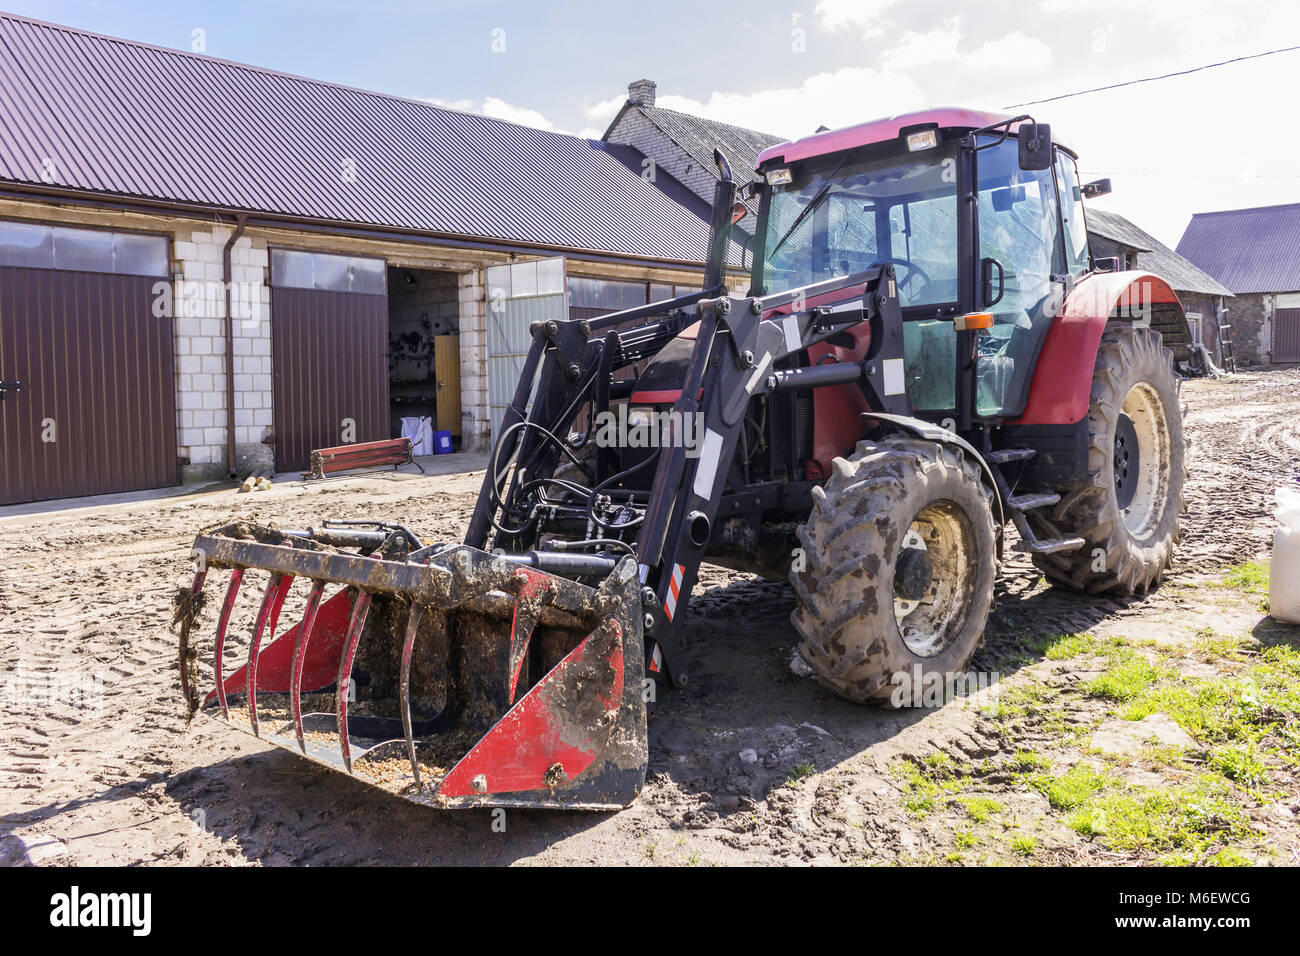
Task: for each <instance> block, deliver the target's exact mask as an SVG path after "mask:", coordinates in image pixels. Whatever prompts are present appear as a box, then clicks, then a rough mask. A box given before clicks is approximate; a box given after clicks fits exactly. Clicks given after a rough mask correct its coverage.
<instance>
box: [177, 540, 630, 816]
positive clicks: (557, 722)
mask: <svg viewBox="0 0 1300 956" xmlns="http://www.w3.org/2000/svg"><path fill="white" fill-rule="evenodd" d="M294 534H297V533H294ZM325 537H328V536H325ZM399 537H400V536H397V535H394V536H393V537H392V538H390V539H388V540H386V541H385V542H384V544H383V545H382V546H381V547H379V548H376V549H373V550H372V549H371V548H370V547H368V546H367V547H365V548H363V549H362V552H363V553H348V552H347V550H345V549H340V548H335V547H331V546H329V545H323V544H321V543H320V542H319V541H317V540H312V539H309V538H305V537H295V536H294V535H293V534H282V533H280V532H277V531H275V530H274V529H250V528H249V527H248V526H246V525H244V526H239V527H238V528H235V527H234V526H232V527H228V528H223V529H220V530H218V531H215V532H210V533H206V534H201V535H199V537H198V538H197V539H196V540H195V542H194V553H195V557H196V559H197V561H198V566H199V570H198V571H197V572H196V574H195V578H194V582H193V584H192V586H191V587H189V588H185V589H183V590H182V591H181V592H180V593H179V594H178V595H177V599H176V623H177V624H179V627H180V671H181V689H182V692H183V693H184V694H185V697H186V700H187V702H188V704H189V707H190V712H191V714H193V713H194V712H202V713H204V714H208V715H211V716H213V717H218V718H222V719H224V720H226V721H228V722H229V723H231V724H232V725H234V726H237V727H239V728H240V729H243V730H246V731H248V732H250V733H252V734H254V735H256V736H258V737H260V738H261V739H263V740H265V741H267V742H268V743H274V744H276V745H277V746H280V747H284V748H285V749H288V750H293V751H296V752H298V753H301V754H302V755H304V756H306V757H307V758H308V759H310V760H314V761H316V762H317V763H322V764H325V765H327V766H329V767H332V768H334V769H337V770H341V771H343V772H345V773H348V774H351V775H352V776H354V777H356V778H357V779H358V780H361V781H364V782H366V783H368V784H371V785H373V786H375V787H378V788H380V789H382V790H385V791H388V792H389V793H393V794H396V795H399V796H402V797H405V798H406V799H408V800H413V801H415V802H417V803H422V804H427V805H430V806H437V807H475V806H490V807H497V806H501V807H556V808H574V809H614V808H619V807H624V806H627V805H628V804H629V803H631V802H632V800H634V799H635V797H636V795H637V793H638V792H639V791H640V789H641V786H642V784H643V783H644V782H645V774H646V764H647V745H646V711H645V703H644V698H643V686H642V685H643V677H644V674H643V671H644V658H643V654H644V651H643V646H642V620H641V603H640V597H639V582H638V580H637V569H636V564H635V562H634V560H633V559H632V558H631V557H625V558H623V559H622V560H621V561H620V562H619V563H618V564H617V565H616V567H615V569H614V571H613V572H612V573H610V574H608V575H607V576H606V577H605V578H604V580H602V581H599V582H598V583H595V584H593V585H588V584H583V583H580V582H578V581H574V580H570V579H568V578H565V577H559V576H556V575H553V574H548V573H546V572H543V571H540V570H537V569H536V568H533V567H528V566H526V565H524V564H520V563H518V562H516V561H512V560H510V559H508V558H506V557H502V556H497V555H492V554H488V553H486V552H484V551H480V550H478V549H475V548H471V547H467V546H464V545H458V546H447V547H443V548H424V549H421V548H419V547H417V548H416V550H415V551H414V552H411V553H407V552H408V550H409V549H407V548H406V547H405V545H404V544H403V543H402V542H400V541H397V544H398V545H399V547H396V548H394V547H391V546H390V545H392V544H393V542H394V541H395V540H396V539H398V538H399ZM412 540H413V536H412ZM416 544H417V546H418V542H416ZM366 552H368V553H366ZM213 569H229V571H230V574H229V578H228V581H227V584H226V589H225V593H224V596H223V597H222V600H221V604H220V607H219V611H218V614H217V621H216V631H215V637H214V640H213V642H212V644H211V646H210V651H209V654H210V656H209V655H208V654H204V655H202V656H201V655H200V653H199V648H198V647H196V646H195V645H194V643H193V641H192V632H193V631H194V625H195V623H196V621H197V620H198V619H199V618H200V616H201V615H202V611H203V607H204V604H205V601H204V596H203V593H202V590H203V586H204V584H205V583H206V582H207V579H208V578H209V577H213V575H212V571H213ZM259 591H260V593H257V592H259ZM294 592H297V593H296V594H295V593H294ZM288 602H293V603H294V605H295V606H296V605H298V604H301V611H300V613H301V619H300V620H299V621H298V623H296V624H294V625H293V626H291V627H289V628H288V629H286V630H284V631H283V632H280V633H277V626H278V624H279V621H280V616H281V611H282V610H283V609H284V608H285V606H286V603H288ZM254 608H255V609H256V610H255V611H254ZM204 658H206V659H207V660H210V661H211V672H212V681H213V685H212V689H211V690H210V691H208V692H207V693H206V695H200V692H199V690H198V687H197V684H198V681H199V673H200V670H201V669H206V668H202V667H201V665H202V664H203V663H204ZM240 660H242V662H243V663H242V664H238V662H239V661H240ZM235 664H238V666H232V665H235ZM250 687H251V688H255V692H254V693H249V688H250Z"/></svg>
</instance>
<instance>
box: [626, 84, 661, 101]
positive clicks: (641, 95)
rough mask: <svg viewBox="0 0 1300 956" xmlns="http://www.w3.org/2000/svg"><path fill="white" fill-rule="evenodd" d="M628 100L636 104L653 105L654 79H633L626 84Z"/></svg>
mask: <svg viewBox="0 0 1300 956" xmlns="http://www.w3.org/2000/svg"><path fill="white" fill-rule="evenodd" d="M627 98H628V102H631V103H635V104H636V105H637V106H654V105H655V81H654V80H634V81H633V82H631V83H629V84H628V85H627Z"/></svg>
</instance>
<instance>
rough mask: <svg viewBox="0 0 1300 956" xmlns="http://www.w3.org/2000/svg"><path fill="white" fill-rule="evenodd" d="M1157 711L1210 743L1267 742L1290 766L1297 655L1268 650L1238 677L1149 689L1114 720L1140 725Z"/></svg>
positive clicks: (1298, 718) (1297, 705)
mask: <svg viewBox="0 0 1300 956" xmlns="http://www.w3.org/2000/svg"><path fill="white" fill-rule="evenodd" d="M1158 710H1163V711H1164V712H1165V713H1167V714H1169V716H1170V717H1172V718H1173V719H1174V720H1175V721H1177V722H1178V725H1179V726H1180V727H1182V728H1183V729H1184V730H1185V731H1187V732H1188V733H1189V734H1191V735H1192V736H1193V737H1196V738H1197V739H1198V740H1203V741H1205V742H1207V743H1211V744H1219V743H1224V744H1261V745H1263V743H1264V741H1265V740H1266V739H1268V738H1271V739H1272V743H1269V744H1268V745H1267V746H1266V747H1265V749H1266V751H1267V752H1268V753H1269V754H1270V755H1271V756H1274V757H1277V758H1279V759H1281V760H1283V761H1284V762H1290V761H1291V760H1294V759H1295V747H1294V742H1295V741H1294V737H1295V735H1296V725H1297V722H1300V651H1297V650H1296V649H1294V648H1291V647H1287V646H1284V645H1279V646H1277V647H1270V648H1268V649H1267V650H1265V651H1264V652H1263V653H1262V654H1260V655H1258V657H1256V658H1255V659H1254V663H1252V664H1251V665H1250V666H1249V667H1248V668H1247V669H1246V670H1245V671H1244V672H1243V673H1240V674H1237V675H1233V676H1227V677H1222V678H1217V679H1214V680H1200V679H1183V680H1179V681H1177V682H1164V683H1161V684H1159V685H1157V686H1153V687H1148V688H1147V689H1146V690H1145V691H1143V692H1141V693H1140V694H1139V695H1138V696H1137V697H1136V698H1134V699H1132V700H1130V701H1129V702H1128V703H1127V704H1125V706H1123V707H1121V708H1120V711H1119V716H1120V717H1122V718H1123V719H1125V720H1141V719H1142V718H1143V717H1146V716H1148V715H1149V714H1153V713H1155V712H1156V711H1158Z"/></svg>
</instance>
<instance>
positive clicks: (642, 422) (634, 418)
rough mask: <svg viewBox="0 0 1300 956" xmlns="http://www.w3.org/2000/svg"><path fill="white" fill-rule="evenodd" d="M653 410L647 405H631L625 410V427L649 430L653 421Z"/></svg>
mask: <svg viewBox="0 0 1300 956" xmlns="http://www.w3.org/2000/svg"><path fill="white" fill-rule="evenodd" d="M654 415H655V410H654V409H653V408H651V407H650V406H649V405H631V406H628V410H627V427H628V428H629V429H632V428H649V427H650V424H651V422H653V421H654Z"/></svg>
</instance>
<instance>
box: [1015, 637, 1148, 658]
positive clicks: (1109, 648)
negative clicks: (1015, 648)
mask: <svg viewBox="0 0 1300 956" xmlns="http://www.w3.org/2000/svg"><path fill="white" fill-rule="evenodd" d="M1031 646H1032V647H1033V648H1034V650H1036V651H1037V652H1038V653H1040V654H1042V655H1043V656H1044V657H1046V658H1047V659H1048V660H1051V661H1064V660H1069V659H1070V658H1072V657H1082V656H1084V655H1092V656H1094V657H1114V656H1123V655H1124V654H1125V653H1127V652H1128V649H1129V645H1128V643H1127V642H1126V641H1125V640H1124V639H1123V638H1122V637H1098V636H1097V635H1095V634H1089V633H1087V632H1086V631H1085V632H1083V633H1079V634H1048V635H1046V636H1043V637H1040V638H1037V639H1035V640H1034V641H1032V642H1031Z"/></svg>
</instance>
